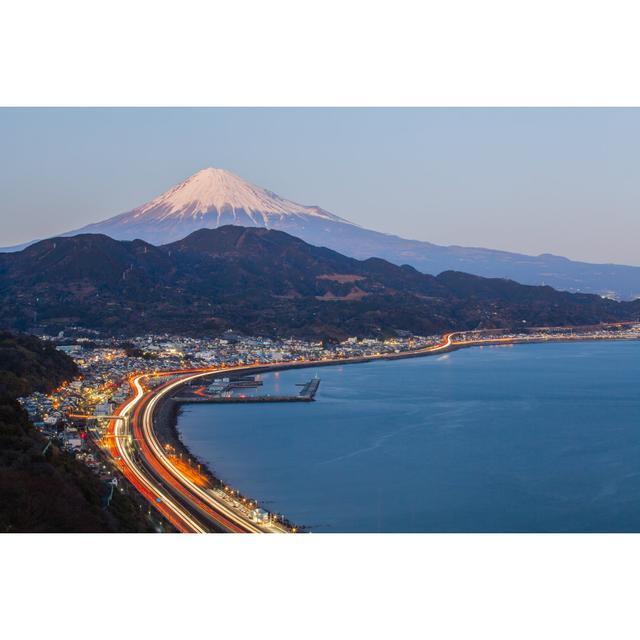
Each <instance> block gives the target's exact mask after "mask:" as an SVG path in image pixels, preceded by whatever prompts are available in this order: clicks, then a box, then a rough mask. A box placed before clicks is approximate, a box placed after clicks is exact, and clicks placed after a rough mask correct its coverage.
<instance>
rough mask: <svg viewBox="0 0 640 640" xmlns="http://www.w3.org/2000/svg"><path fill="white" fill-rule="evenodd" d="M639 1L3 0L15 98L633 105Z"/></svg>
mask: <svg viewBox="0 0 640 640" xmlns="http://www.w3.org/2000/svg"><path fill="white" fill-rule="evenodd" d="M637 7H638V5H637V3H634V2H631V1H621V0H608V2H606V3H605V2H603V1H593V0H535V1H533V0H520V1H517V2H514V1H513V0H483V1H482V2H478V1H477V0H456V1H455V2H442V1H438V2H436V1H435V0H426V1H422V2H416V1H410V0H396V1H395V2H393V3H390V2H380V1H377V0H369V1H363V0H323V2H300V0H270V1H269V2H264V1H259V0H235V1H234V2H229V1H220V0H209V1H207V0H181V2H179V3H178V2H167V1H166V0H136V1H132V0H111V2H96V1H94V2H86V0H58V1H57V2H49V1H45V0H32V1H30V2H21V3H18V2H14V3H11V5H10V6H9V3H4V5H3V9H2V13H1V14H0V16H1V26H0V59H1V60H2V62H3V65H2V77H1V82H0V104H4V105H18V106H23V105H45V106H51V105H79V106H84V105H106V106H113V105H136V106H141V105H168V106H171V105H199V106H208V105H216V106H223V105H227V106H238V105H250V106H264V105H275V106H279V105H288V106H298V105H304V106H308V105H317V106H327V105H358V106H359V105H379V106H387V105H400V106H408V105H413V106H416V105H440V106H450V105H471V106H478V105H492V106H496V105H530V106H535V105H612V104H613V105H618V106H622V105H637V104H639V103H640V87H638V82H637V81H636V77H637V60H638V48H639V45H638V38H637V25H638V22H639V21H638V12H639V9H638V8H637Z"/></svg>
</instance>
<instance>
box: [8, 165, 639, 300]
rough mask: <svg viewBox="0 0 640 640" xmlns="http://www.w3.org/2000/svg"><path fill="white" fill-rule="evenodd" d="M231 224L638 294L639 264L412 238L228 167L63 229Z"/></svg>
mask: <svg viewBox="0 0 640 640" xmlns="http://www.w3.org/2000/svg"><path fill="white" fill-rule="evenodd" d="M402 207H403V205H402V202H398V203H397V204H396V205H395V209H394V210H393V211H390V215H393V216H395V215H402ZM227 224H235V225H242V226H248V227H266V228H268V229H278V230H281V231H286V232H287V233H290V234H291V235H295V236H297V237H299V238H302V239H303V240H305V241H306V242H309V243H311V244H313V245H316V246H325V247H329V248H331V249H334V250H336V251H339V252H340V253H344V254H345V255H349V256H352V257H354V258H359V259H365V258H369V257H373V256H377V257H379V258H384V259H386V260H389V261H390V262H393V263H395V264H398V265H401V264H410V265H412V266H413V267H415V268H416V269H418V270H420V271H422V272H423V273H431V274H438V273H440V272H442V271H447V270H456V271H464V272H467V273H473V274H476V275H482V276H487V277H500V278H510V279H513V280H516V281H518V282H522V283H525V284H548V285H550V286H552V287H554V288H556V289H561V290H566V291H584V292H591V293H598V294H600V295H614V296H617V297H620V298H623V299H632V298H636V297H640V267H629V266H622V265H613V264H589V263H584V262H574V261H571V260H568V259H566V258H562V257H559V256H553V255H549V254H545V255H540V256H528V255H522V254H517V253H509V252H505V251H494V250H490V249H481V248H469V247H458V246H448V247H444V246H439V245H435V244H431V243H429V242H421V241H417V240H407V239H404V238H399V237H398V236H394V235H389V234H385V233H380V232H377V231H371V230H369V229H364V228H362V227H360V226H358V225H355V224H352V223H351V222H349V221H347V220H344V219H343V218H339V217H338V216H336V215H334V214H332V213H329V212H328V211H325V210H324V209H321V208H319V207H316V206H305V205H300V204H296V203H295V202H291V201H290V200H285V199H284V198H281V197H280V196H278V195H276V194H275V193H273V192H271V191H267V190H266V189H262V188H261V187H257V186H255V185H252V184H250V183H248V182H246V181H245V180H242V179H241V178H239V177H238V176H236V175H234V174H232V173H230V172H228V171H225V170H223V169H212V168H209V169H203V170H202V171H199V172H198V173H196V174H194V175H192V176H191V177H190V178H187V179H186V180H185V181H184V182H181V183H180V184H178V185H177V186H175V187H173V188H172V189H170V190H169V191H167V192H165V193H163V194H162V195H160V196H159V197H157V198H155V199H154V200H151V201H150V202H148V203H146V204H144V205H142V206H140V207H137V208H136V209H133V210H132V211H129V212H127V213H123V214H120V215H117V216H115V217H113V218H109V219H108V220H105V221H103V222H97V223H95V224H90V225H87V226H85V227H82V228H81V229H78V230H76V231H72V232H70V233H68V234H64V235H76V234H80V233H103V234H106V235H108V236H110V237H112V238H114V239H117V240H134V239H136V238H139V239H142V240H145V241H146V242H150V243H152V244H156V245H160V244H165V243H168V242H172V241H175V240H179V239H180V238H184V237H185V236H187V235H188V234H189V233H191V232H193V231H195V230H197V229H201V228H217V227H219V226H223V225H227ZM24 246H26V245H22V246H20V247H15V248H14V249H19V248H23V247H24Z"/></svg>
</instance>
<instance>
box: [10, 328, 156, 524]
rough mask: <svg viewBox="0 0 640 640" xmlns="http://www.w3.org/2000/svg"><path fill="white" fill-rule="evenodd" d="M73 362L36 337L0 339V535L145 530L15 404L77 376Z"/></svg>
mask: <svg viewBox="0 0 640 640" xmlns="http://www.w3.org/2000/svg"><path fill="white" fill-rule="evenodd" d="M77 372H78V371H77V367H76V365H75V363H74V362H73V360H71V359H70V358H68V357H67V356H66V355H65V354H63V353H61V352H60V351H57V350H56V349H55V348H54V347H53V346H51V345H48V344H46V343H44V342H42V341H40V340H38V339H37V338H34V337H31V336H25V335H15V336H14V335H11V334H9V333H6V332H3V333H0V381H1V382H0V532H2V533H8V532H32V533H40V532H74V533H86V532H109V531H144V530H147V525H146V523H145V521H144V520H143V519H142V518H141V516H140V515H139V510H138V507H137V506H136V505H135V503H134V502H133V501H132V500H131V499H130V498H128V497H127V496H125V495H122V494H120V493H118V492H115V493H114V494H113V500H112V502H111V505H110V506H109V509H105V508H104V505H105V498H106V492H107V491H108V489H107V487H106V486H105V484H104V483H102V482H101V481H100V480H99V479H98V478H97V477H96V476H95V475H94V474H93V473H92V472H91V471H90V470H89V469H87V468H86V467H85V466H84V465H83V464H81V463H80V462H78V461H76V460H75V459H74V458H73V456H71V455H70V454H67V453H65V452H63V451H61V450H59V449H58V448H57V447H55V446H51V447H49V448H48V449H47V451H46V453H43V452H44V450H45V446H46V444H47V440H46V439H45V438H44V437H43V436H42V435H41V434H40V433H39V432H38V431H37V430H36V429H35V427H34V426H33V425H32V424H31V423H30V422H29V419H28V417H27V414H26V412H25V411H24V409H23V408H22V407H21V406H20V404H19V403H18V402H17V401H16V397H17V396H20V395H24V394H27V393H31V392H33V391H36V390H38V391H43V392H47V391H51V390H52V389H54V388H55V387H57V386H58V385H59V384H60V383H62V382H63V381H64V380H67V379H68V378H70V377H73V376H74V375H76V374H77Z"/></svg>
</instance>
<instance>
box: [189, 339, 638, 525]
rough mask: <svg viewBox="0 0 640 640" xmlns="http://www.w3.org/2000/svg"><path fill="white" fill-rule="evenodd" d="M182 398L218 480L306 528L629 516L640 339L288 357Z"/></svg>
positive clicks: (584, 521)
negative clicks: (253, 400) (234, 387)
mask: <svg viewBox="0 0 640 640" xmlns="http://www.w3.org/2000/svg"><path fill="white" fill-rule="evenodd" d="M316 373H317V374H318V376H319V377H320V378H321V380H322V382H321V384H320V389H319V392H318V395H317V396H316V402H313V403H293V404H271V405H269V404H258V405H227V406H220V405H199V406H195V405H189V406H186V407H184V410H183V413H182V415H181V416H180V418H179V423H178V428H179V430H180V432H181V435H182V438H183V441H184V442H185V444H186V445H187V446H188V447H189V448H190V449H191V451H192V452H193V453H195V455H197V456H198V457H199V458H200V459H201V460H202V461H204V462H206V463H207V464H208V465H209V466H210V467H211V469H212V470H213V471H214V473H216V474H217V475H218V476H219V477H220V478H221V479H222V480H224V481H226V482H228V483H230V484H231V485H233V486H234V487H236V488H238V489H239V490H240V491H241V492H242V493H244V494H245V495H249V496H252V497H254V498H256V499H258V500H259V501H260V502H261V503H262V505H263V506H264V508H265V509H268V510H270V511H276V512H280V513H284V514H285V515H286V516H287V517H288V518H289V519H290V520H292V521H294V522H296V523H299V524H302V525H307V526H309V527H310V530H311V531H317V532H345V531H346V532H377V531H381V532H395V531H402V532H420V531H425V532H436V531H441V532H485V531H498V532H514V531H532V532H540V531H567V532H568V531H585V532H592V531H593V532H595V531H640V343H638V342H609V343H595V342H583V343H574V344H540V345H518V346H511V347H504V346H503V347H484V348H472V349H465V350H461V351H456V352H453V353H450V354H446V355H441V356H432V357H427V358H416V359H410V360H399V361H395V362H374V363H367V364H359V365H348V366H336V367H322V368H318V369H305V370H298V371H284V372H280V373H275V374H269V375H266V376H264V378H263V379H264V382H265V385H264V388H263V389H261V390H260V392H261V393H263V392H264V393H283V394H288V393H297V391H298V388H297V387H295V384H296V383H302V382H306V381H308V380H309V379H310V378H311V377H313V376H315V375H316Z"/></svg>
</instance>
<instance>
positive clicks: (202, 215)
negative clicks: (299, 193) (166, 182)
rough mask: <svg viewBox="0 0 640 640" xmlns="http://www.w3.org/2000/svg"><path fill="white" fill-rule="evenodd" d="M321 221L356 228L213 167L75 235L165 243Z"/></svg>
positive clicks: (335, 217) (340, 219) (323, 212)
mask: <svg viewBox="0 0 640 640" xmlns="http://www.w3.org/2000/svg"><path fill="white" fill-rule="evenodd" d="M322 222H338V223H342V224H347V225H350V224H351V223H349V222H348V221H346V220H343V219H342V218H339V217H338V216H336V215H334V214H332V213H329V212H328V211H324V210H323V209H320V208H319V207H314V206H305V205H301V204H298V203H296V202H292V201H291V200H286V199H284V198H281V197H280V196H279V195H277V194H275V193H273V192H272V191H268V190H267V189H263V188H262V187H258V186H256V185H253V184H251V183H249V182H247V181H246V180H243V179H242V178H240V177H238V176H237V175H235V174H233V173H231V172H230V171H226V170H224V169H214V168H212V167H210V168H208V169H202V170H201V171H198V172H197V173H195V174H193V175H192V176H190V177H189V178H187V179H186V180H184V181H183V182H181V183H180V184H178V185H176V186H175V187H173V188H171V189H169V190H168V191H165V192H164V193H163V194H162V195H160V196H158V197H157V198H154V199H153V200H151V201H150V202H147V203H146V204H143V205H141V206H139V207H137V208H135V209H133V210H132V211H128V212H126V213H122V214H120V215H117V216H115V217H113V218H109V219H108V220H105V221H103V222H98V223H95V224H90V225H87V226H86V227H83V228H82V229H78V230H77V231H74V232H73V233H74V234H76V233H105V234H106V235H110V236H111V237H113V238H115V239H117V240H132V239H134V238H141V239H143V240H147V241H150V242H154V243H156V244H163V243H167V242H172V241H174V240H179V239H181V238H184V237H185V236H186V235H188V234H189V233H191V232H192V231H195V230H196V229H201V228H217V227H220V226H223V225H226V224H235V225H242V226H249V227H266V228H284V229H285V230H286V228H287V227H289V226H291V227H294V228H300V227H305V226H309V225H311V226H315V225H317V224H318V223H322Z"/></svg>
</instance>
